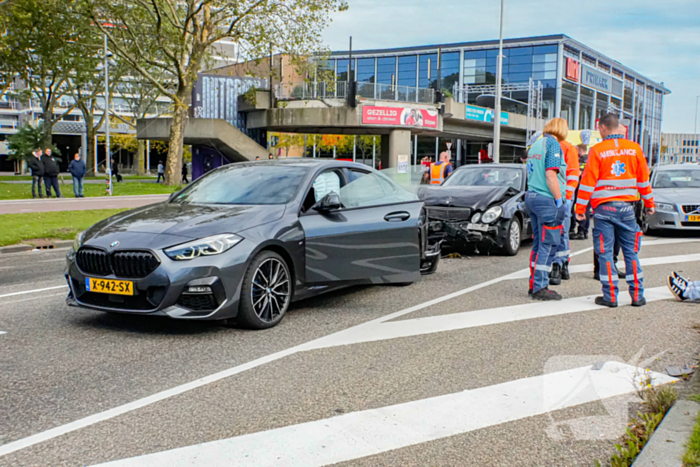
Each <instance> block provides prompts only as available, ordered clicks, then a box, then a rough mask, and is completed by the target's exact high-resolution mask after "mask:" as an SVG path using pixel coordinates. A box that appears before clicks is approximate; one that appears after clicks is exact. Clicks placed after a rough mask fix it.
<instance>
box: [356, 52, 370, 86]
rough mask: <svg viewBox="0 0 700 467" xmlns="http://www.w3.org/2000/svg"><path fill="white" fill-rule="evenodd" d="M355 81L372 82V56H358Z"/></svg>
mask: <svg viewBox="0 0 700 467" xmlns="http://www.w3.org/2000/svg"><path fill="white" fill-rule="evenodd" d="M357 81H360V82H364V83H374V59H373V58H360V59H358V60H357Z"/></svg>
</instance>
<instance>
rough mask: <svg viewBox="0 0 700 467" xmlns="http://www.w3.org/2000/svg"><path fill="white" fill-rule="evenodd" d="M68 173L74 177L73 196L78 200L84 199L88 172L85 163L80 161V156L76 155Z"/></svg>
mask: <svg viewBox="0 0 700 467" xmlns="http://www.w3.org/2000/svg"><path fill="white" fill-rule="evenodd" d="M68 172H70V174H71V176H72V177H73V194H74V195H75V197H76V198H84V197H85V196H84V195H83V179H84V178H85V173H86V172H87V167H86V166H85V162H83V161H81V160H80V154H78V153H76V154H75V156H73V160H72V161H70V164H68Z"/></svg>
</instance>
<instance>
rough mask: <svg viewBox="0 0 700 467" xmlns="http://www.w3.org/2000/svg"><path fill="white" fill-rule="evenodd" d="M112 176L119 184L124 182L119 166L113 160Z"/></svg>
mask: <svg viewBox="0 0 700 467" xmlns="http://www.w3.org/2000/svg"><path fill="white" fill-rule="evenodd" d="M112 175H114V178H116V179H117V183H119V182H121V181H122V176H121V175H119V164H117V163H115V162H114V159H112Z"/></svg>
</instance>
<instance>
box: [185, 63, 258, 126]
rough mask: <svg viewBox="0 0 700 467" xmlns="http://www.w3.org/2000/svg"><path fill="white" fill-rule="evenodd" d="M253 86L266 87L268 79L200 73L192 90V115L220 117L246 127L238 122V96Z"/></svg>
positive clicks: (195, 116)
mask: <svg viewBox="0 0 700 467" xmlns="http://www.w3.org/2000/svg"><path fill="white" fill-rule="evenodd" d="M252 87H256V88H266V87H267V80H266V79H263V78H250V77H246V78H240V77H237V76H222V75H211V74H204V73H200V74H199V76H197V82H196V83H195V85H194V89H193V90H192V115H193V116H194V118H220V119H222V120H226V121H227V122H229V123H230V124H231V125H234V126H236V127H238V128H239V129H244V128H241V124H240V122H238V96H240V95H241V94H245V92H246V91H248V90H249V89H250V88H252Z"/></svg>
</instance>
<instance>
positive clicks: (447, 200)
mask: <svg viewBox="0 0 700 467" xmlns="http://www.w3.org/2000/svg"><path fill="white" fill-rule="evenodd" d="M518 193H519V192H518V190H516V189H514V188H512V187H508V186H496V187H491V186H459V187H450V186H430V187H421V188H420V189H419V190H418V193H417V194H418V197H419V198H420V199H422V200H424V201H425V205H426V206H457V207H463V208H472V209H474V210H476V211H485V210H486V209H488V208H489V206H491V205H493V204H496V203H499V202H502V201H504V200H505V199H507V198H511V197H513V196H515V195H517V194H518Z"/></svg>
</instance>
